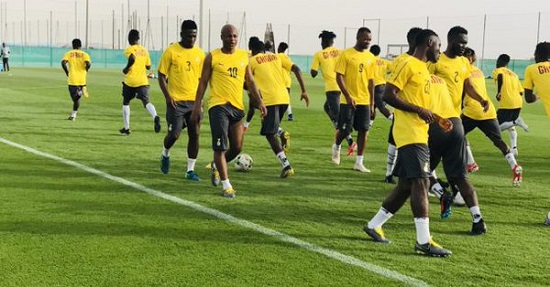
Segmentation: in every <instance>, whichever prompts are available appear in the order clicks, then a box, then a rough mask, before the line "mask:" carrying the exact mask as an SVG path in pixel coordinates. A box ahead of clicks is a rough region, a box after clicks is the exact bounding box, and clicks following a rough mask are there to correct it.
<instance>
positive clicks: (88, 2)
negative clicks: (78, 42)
mask: <svg viewBox="0 0 550 287" xmlns="http://www.w3.org/2000/svg"><path fill="white" fill-rule="evenodd" d="M89 9H90V1H89V0H86V33H85V35H86V49H88V47H89V44H88V41H89V38H88V30H89V29H88V21H89V18H88V17H89V13H88V12H89Z"/></svg>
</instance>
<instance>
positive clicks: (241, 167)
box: [235, 153, 254, 171]
mask: <svg viewBox="0 0 550 287" xmlns="http://www.w3.org/2000/svg"><path fill="white" fill-rule="evenodd" d="M253 163H254V161H253V160H252V157H251V156H250V155H248V154H246V153H242V154H240V155H238V156H237V158H235V168H236V169H237V170H238V171H249V170H250V169H251V168H252V164H253Z"/></svg>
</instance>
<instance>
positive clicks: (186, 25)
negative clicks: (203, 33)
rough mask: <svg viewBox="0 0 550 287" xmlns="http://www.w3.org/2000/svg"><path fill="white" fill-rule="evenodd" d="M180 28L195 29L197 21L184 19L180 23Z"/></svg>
mask: <svg viewBox="0 0 550 287" xmlns="http://www.w3.org/2000/svg"><path fill="white" fill-rule="evenodd" d="M181 30H182V31H183V30H197V23H195V21H193V20H185V21H183V22H182V23H181Z"/></svg>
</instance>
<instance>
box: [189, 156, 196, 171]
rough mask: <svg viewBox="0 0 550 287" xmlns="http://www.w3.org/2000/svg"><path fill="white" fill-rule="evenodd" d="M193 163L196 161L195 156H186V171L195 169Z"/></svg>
mask: <svg viewBox="0 0 550 287" xmlns="http://www.w3.org/2000/svg"><path fill="white" fill-rule="evenodd" d="M195 163H197V159H196V158H187V171H192V170H195Z"/></svg>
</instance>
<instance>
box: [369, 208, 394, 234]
mask: <svg viewBox="0 0 550 287" xmlns="http://www.w3.org/2000/svg"><path fill="white" fill-rule="evenodd" d="M392 216H393V214H392V213H391V212H389V211H387V210H386V209H384V208H383V207H380V209H379V210H378V212H377V213H376V215H375V216H374V217H373V218H372V219H371V220H370V221H369V223H367V227H368V228H370V229H375V228H379V227H382V225H384V223H386V221H388V220H390V218H392Z"/></svg>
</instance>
